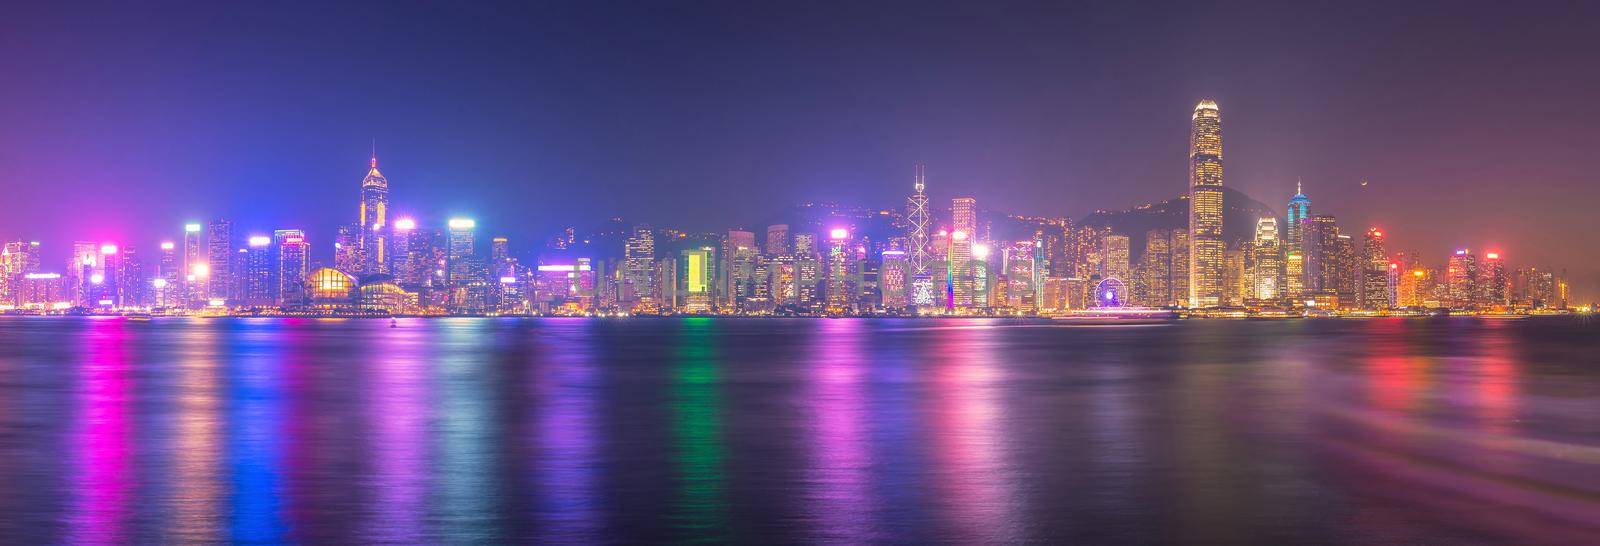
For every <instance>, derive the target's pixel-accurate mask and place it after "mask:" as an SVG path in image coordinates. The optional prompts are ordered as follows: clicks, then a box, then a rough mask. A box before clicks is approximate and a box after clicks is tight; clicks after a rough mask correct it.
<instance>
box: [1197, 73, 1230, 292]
mask: <svg viewBox="0 0 1600 546" xmlns="http://www.w3.org/2000/svg"><path fill="white" fill-rule="evenodd" d="M1189 119H1190V121H1191V126H1190V131H1189V188H1190V189H1189V306H1190V307H1195V308H1206V307H1216V306H1218V305H1221V303H1222V288H1223V287H1222V265H1223V264H1222V254H1223V251H1224V250H1226V248H1225V243H1224V242H1223V239H1222V116H1221V114H1220V112H1219V111H1218V109H1217V103H1216V102H1214V101H1212V100H1210V99H1206V100H1202V101H1200V103H1199V104H1196V105H1195V107H1194V115H1193V116H1191V117H1190V118H1189Z"/></svg>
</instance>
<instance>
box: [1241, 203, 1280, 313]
mask: <svg viewBox="0 0 1600 546" xmlns="http://www.w3.org/2000/svg"><path fill="white" fill-rule="evenodd" d="M1251 249H1252V251H1253V252H1254V253H1255V256H1254V258H1253V259H1252V260H1251V272H1250V280H1251V287H1250V293H1249V294H1248V295H1247V296H1246V297H1247V299H1253V300H1255V301H1256V302H1258V303H1261V302H1273V301H1277V300H1278V299H1280V298H1282V297H1283V296H1284V293H1283V289H1284V286H1283V245H1282V244H1280V241H1279V239H1278V219H1277V218H1271V217H1268V218H1261V219H1258V220H1256V239H1255V242H1254V244H1253V245H1251Z"/></svg>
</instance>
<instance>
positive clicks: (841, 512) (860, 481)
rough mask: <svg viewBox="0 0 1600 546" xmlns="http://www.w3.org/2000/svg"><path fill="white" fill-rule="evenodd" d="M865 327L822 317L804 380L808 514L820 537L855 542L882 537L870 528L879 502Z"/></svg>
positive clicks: (819, 540)
mask: <svg viewBox="0 0 1600 546" xmlns="http://www.w3.org/2000/svg"><path fill="white" fill-rule="evenodd" d="M864 328H865V325H864V324H863V323H861V322H859V321H853V320H832V321H825V322H822V323H821V324H820V327H819V330H820V331H819V332H818V338H819V339H818V341H817V343H815V344H814V346H815V347H816V348H817V349H818V352H817V354H816V355H815V356H814V357H813V358H812V359H811V371H810V374H809V376H808V377H807V380H806V383H807V386H808V387H809V388H810V392H808V393H807V395H806V400H807V406H808V407H807V408H806V409H807V410H809V412H810V413H811V426H810V427H809V428H810V432H811V434H810V436H811V437H810V438H809V439H808V442H807V443H808V444H809V445H810V448H811V453H810V456H809V459H810V462H809V465H808V469H807V478H806V485H807V490H806V492H805V495H806V500H807V519H810V520H811V524H812V526H813V528H814V529H813V533H814V540H816V541H818V542H824V543H851V544H859V543H862V542H865V541H868V540H873V539H882V538H886V537H876V536H874V534H873V527H872V523H873V516H874V511H875V509H876V508H877V507H876V506H874V505H873V501H872V498H871V489H870V483H869V480H870V476H869V472H870V468H869V465H870V463H871V455H870V454H869V453H868V451H867V450H868V449H869V448H870V447H871V444H870V443H869V442H868V441H867V434H866V433H867V430H866V429H867V423H866V392H865V390H866V387H865V386H864V385H863V382H864V380H865V378H866V375H867V369H868V367H869V364H868V362H867V361H866V360H865V359H864V358H863V357H862V351H863V347H862V345H863V340H862V339H861V338H862V335H863V329H864Z"/></svg>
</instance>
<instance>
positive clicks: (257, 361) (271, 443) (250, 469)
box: [224, 323, 293, 543]
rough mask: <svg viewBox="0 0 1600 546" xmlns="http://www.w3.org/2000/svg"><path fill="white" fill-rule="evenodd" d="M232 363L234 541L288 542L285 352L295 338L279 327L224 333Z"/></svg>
mask: <svg viewBox="0 0 1600 546" xmlns="http://www.w3.org/2000/svg"><path fill="white" fill-rule="evenodd" d="M224 335H227V336H228V338H227V341H226V343H227V351H228V354H229V355H230V358H231V359H232V366H231V368H232V370H231V372H232V373H231V376H230V377H229V378H228V381H229V383H230V384H229V393H228V402H229V405H228V410H227V411H228V422H227V425H226V426H225V427H224V434H225V435H226V436H227V438H228V440H227V442H228V450H227V451H228V463H227V464H228V470H229V473H230V475H229V477H228V482H229V483H230V484H231V485H232V486H233V491H232V495H231V498H230V504H231V505H232V506H231V507H232V523H233V524H232V527H231V529H230V530H229V540H230V541H232V542H236V543H237V542H252V543H276V542H282V541H284V540H285V538H286V537H285V536H284V531H285V525H284V520H283V513H282V508H283V505H284V502H285V500H286V499H285V498H284V487H283V474H284V469H283V459H284V453H285V450H286V448H287V446H286V445H285V438H284V432H285V427H284V420H283V417H284V415H283V406H284V400H285V396H286V392H285V389H284V384H283V372H284V362H283V359H282V358H281V357H282V353H281V351H282V348H283V346H284V345H286V344H289V343H292V342H293V340H292V339H291V338H290V336H292V334H290V333H288V332H287V331H286V329H285V328H283V327H281V325H278V324H275V323H260V324H255V325H252V326H251V327H248V328H240V329H238V330H232V331H225V332H224Z"/></svg>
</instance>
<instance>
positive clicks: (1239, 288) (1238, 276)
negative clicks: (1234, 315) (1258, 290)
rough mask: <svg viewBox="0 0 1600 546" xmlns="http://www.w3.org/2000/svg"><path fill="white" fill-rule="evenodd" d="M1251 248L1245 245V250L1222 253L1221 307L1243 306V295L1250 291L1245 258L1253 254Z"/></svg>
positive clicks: (1238, 249) (1251, 246)
mask: <svg viewBox="0 0 1600 546" xmlns="http://www.w3.org/2000/svg"><path fill="white" fill-rule="evenodd" d="M1253 246H1254V245H1249V244H1246V245H1245V247H1246V248H1234V249H1229V250H1225V251H1223V252H1222V305H1224V306H1227V307H1241V306H1243V305H1244V298H1245V293H1246V292H1248V291H1249V289H1250V277H1249V275H1248V273H1249V270H1248V269H1247V268H1246V265H1245V264H1246V261H1247V260H1246V259H1245V258H1246V257H1247V256H1248V255H1249V254H1253V252H1252V250H1253Z"/></svg>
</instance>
